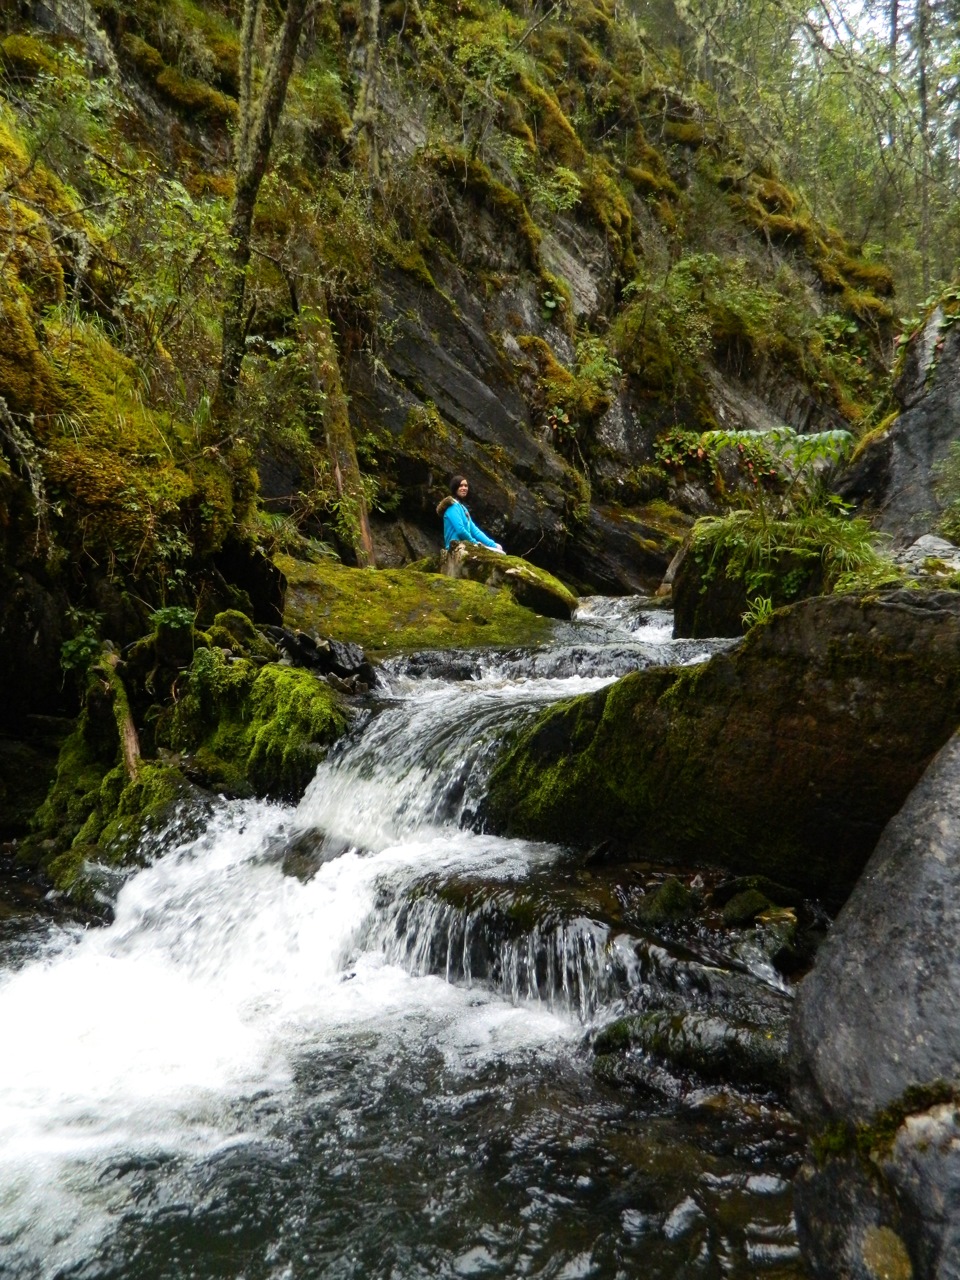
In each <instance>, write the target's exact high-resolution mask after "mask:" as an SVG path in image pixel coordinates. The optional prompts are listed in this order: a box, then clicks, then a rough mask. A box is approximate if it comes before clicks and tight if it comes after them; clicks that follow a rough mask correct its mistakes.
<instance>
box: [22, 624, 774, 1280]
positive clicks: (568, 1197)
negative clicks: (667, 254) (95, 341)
mask: <svg viewBox="0 0 960 1280" xmlns="http://www.w3.org/2000/svg"><path fill="white" fill-rule="evenodd" d="M586 612H587V614H588V617H587V618H586V620H585V621H584V623H583V626H584V628H585V629H586V634H587V635H588V636H590V637H592V640H591V641H590V643H589V644H586V643H584V642H583V641H581V640H580V639H578V638H577V634H578V633H577V632H576V629H575V627H573V628H571V631H570V635H569V637H568V638H567V639H568V641H569V642H567V640H563V641H561V643H560V645H559V646H558V648H557V649H556V650H555V651H552V652H551V653H549V654H545V653H533V654H527V655H523V654H519V653H514V654H500V655H486V656H484V655H476V654H474V655H469V657H468V658H467V657H464V658H463V659H462V662H461V667H460V670H459V674H458V675H456V676H455V677H453V678H448V677H446V676H443V675H441V674H439V671H440V665H439V663H438V662H436V661H435V660H434V659H432V658H430V657H426V656H424V657H422V658H420V659H413V660H407V661H405V662H403V663H400V662H398V663H394V664H392V666H391V667H390V668H389V669H388V670H387V672H386V676H385V683H384V687H383V688H382V689H381V690H380V691H379V692H378V694H377V697H376V699H375V700H374V701H372V702H371V707H370V710H369V712H368V713H367V714H366V715H365V717H364V718H363V719H362V720H361V721H360V722H359V723H358V724H357V725H356V726H355V728H354V730H353V731H352V732H351V734H350V735H349V736H348V737H347V738H346V739H344V740H343V741H342V742H341V743H340V744H338V747H337V748H336V749H335V750H334V751H333V752H331V754H330V756H329V757H328V759H327V760H326V761H325V762H324V763H323V764H322V765H321V766H320V768H319V769H318V772H317V775H316V778H315V779H314V781H313V782H312V784H311V785H310V787H309V788H308V790H307V793H306V794H305V795H304V797H303V799H302V800H301V802H300V803H299V805H296V806H289V805H276V804H268V803H264V802H254V801H247V802H220V803H218V804H216V805H215V806H214V810H213V815H212V817H211V820H210V822H209V824H208V826H207V827H206V829H205V830H204V831H203V833H202V834H201V835H200V836H199V837H196V838H194V839H191V840H188V841H185V842H184V843H182V844H181V845H180V846H179V847H178V848H176V849H175V850H173V851H172V852H170V853H167V854H165V855H164V856H163V857H161V858H159V859H158V860H157V861H155V862H154V863H153V865H151V866H148V867H146V868H144V869H142V870H139V871H137V872H136V873H135V874H132V875H130V877H129V878H128V879H127V880H126V881H125V882H124V883H123V886H122V888H121V889H120V891H119V893H118V896H117V899H116V903H115V912H114V918H113V920H112V923H111V924H110V925H109V926H105V927H99V928H91V929H81V928H78V927H76V926H74V925H70V924H50V925H49V926H48V928H47V930H46V932H45V933H39V932H36V931H34V932H32V933H31V935H30V941H29V945H28V947H27V951H28V956H27V958H25V957H24V954H23V947H20V948H19V949H18V950H17V951H16V957H15V962H13V952H11V957H10V959H9V960H8V962H7V964H6V967H2V965H0V1027H2V1029H3V1043H4V1050H3V1053H2V1055H0V1188H2V1190H0V1273H2V1274H3V1275H4V1276H5V1277H6V1276H7V1275H9V1276H10V1277H11V1278H12V1280H28V1278H29V1280H34V1278H35V1277H39V1278H41V1280H67V1277H71V1278H72V1280H94V1278H96V1280H106V1277H116V1278H117V1280H121V1278H122V1277H128V1276H131V1275H136V1276H137V1277H138V1280H150V1278H151V1277H158V1278H159V1277H164V1278H166V1277H169V1278H170V1280H174V1277H176V1280H180V1277H182V1276H188V1275H189V1276H196V1277H208V1276H209V1277H211V1280H212V1277H215V1276H217V1277H219V1276H225V1275H229V1276H231V1277H233V1276H240V1275H243V1276H244V1277H247V1278H249V1280H252V1278H253V1277H257V1278H259V1277H263V1278H264V1280H267V1278H269V1280H294V1278H295V1277H296V1278H299V1277H303V1278H304V1280H307V1278H308V1277H314V1276H320V1275H323V1276H328V1275H329V1276H337V1277H340V1276H342V1277H348V1276H361V1275H362V1276H369V1275H378V1276H379V1275H382V1276H384V1277H386V1276H388V1275H389V1276H399V1277H407V1276H409V1277H414V1276H420V1275H429V1276H441V1275H443V1276H446V1275H450V1276H454V1275H470V1274H491V1275H502V1276H513V1275H521V1274H530V1275H548V1274H549V1275H559V1274H561V1271H560V1270H558V1269H557V1267H558V1266H564V1267H566V1270H565V1271H563V1272H562V1273H563V1274H567V1275H609V1276H610V1277H613V1276H614V1275H615V1274H619V1273H620V1270H619V1269H620V1268H622V1266H623V1265H627V1266H635V1267H639V1268H640V1270H638V1271H634V1273H635V1274H649V1275H651V1276H653V1275H664V1276H673V1275H677V1276H679V1275H680V1274H681V1271H680V1269H679V1268H680V1267H681V1266H682V1265H686V1264H685V1263H684V1262H683V1259H684V1258H685V1257H686V1256H687V1255H688V1254H689V1251H690V1249H691V1248H694V1245H695V1248H696V1249H700V1248H706V1249H707V1252H708V1254H709V1256H710V1257H713V1258H714V1259H718V1258H720V1256H721V1255H722V1254H723V1255H724V1256H726V1254H729V1256H730V1257H731V1258H733V1259H734V1260H735V1261H736V1259H741V1261H742V1266H743V1268H749V1267H752V1266H754V1263H753V1262H751V1261H749V1259H750V1258H753V1257H755V1256H760V1254H758V1252H757V1251H758V1250H760V1251H761V1252H762V1249H763V1248H768V1249H769V1251H771V1253H770V1256H771V1257H774V1256H775V1257H776V1260H777V1265H780V1263H781V1262H782V1260H783V1259H782V1257H781V1255H780V1254H779V1253H777V1250H778V1249H780V1248H781V1246H780V1244H778V1243H777V1241H779V1240H780V1239H781V1236H782V1238H783V1240H785V1241H786V1243H785V1244H783V1246H782V1247H783V1249H785V1250H786V1251H787V1254H789V1253H790V1250H791V1249H792V1248H793V1245H792V1243H791V1240H792V1237H791V1234H790V1228H789V1209H788V1207H787V1208H785V1205H786V1204H787V1201H788V1191H787V1184H786V1183H785V1182H784V1181H783V1179H782V1178H780V1177H779V1175H777V1174H775V1173H774V1172H773V1171H772V1170H770V1169H767V1168H766V1166H764V1172H765V1176H769V1177H770V1178H771V1179H772V1181H771V1182H769V1184H767V1189H766V1190H765V1191H763V1192H762V1194H761V1193H760V1192H754V1191H749V1192H748V1191H747V1190H746V1189H745V1184H742V1183H741V1184H737V1188H736V1190H731V1186H732V1184H729V1185H728V1184H726V1183H718V1184H716V1185H714V1184H713V1183H709V1182H708V1181H706V1180H705V1179H706V1178H707V1175H709V1176H710V1177H713V1178H714V1179H716V1178H724V1177H728V1176H729V1177H733V1176H734V1175H736V1176H740V1173H739V1172H738V1171H740V1170H741V1164H738V1163H737V1159H738V1158H735V1157H734V1156H733V1155H729V1156H727V1155H723V1156H720V1155H716V1154H714V1155H709V1154H704V1155H703V1156H702V1157H701V1156H698V1157H697V1158H696V1159H695V1160H692V1163H690V1162H689V1161H688V1166H684V1167H680V1166H678V1165H677V1164H676V1162H675V1161H673V1160H672V1159H671V1158H670V1157H669V1156H668V1155H666V1154H664V1156H663V1158H662V1159H661V1157H660V1156H659V1155H657V1156H656V1157H654V1156H653V1155H652V1154H651V1152H653V1151H655V1150H659V1148H658V1147H657V1143H660V1144H661V1146H662V1147H663V1151H664V1153H666V1152H667V1149H668V1147H670V1146H671V1144H674V1143H675V1142H677V1141H681V1139H680V1138H679V1137H678V1134H677V1132H676V1129H675V1124H676V1122H675V1121H674V1120H673V1119H672V1118H671V1115H670V1113H669V1111H668V1110H667V1111H664V1112H663V1114H661V1113H660V1112H650V1111H648V1112H647V1113H646V1116H645V1119H644V1131H645V1134H646V1136H645V1139H644V1141H646V1142H647V1143H648V1144H649V1145H648V1148H647V1152H646V1154H645V1155H644V1156H643V1158H642V1159H638V1160H637V1161H636V1162H634V1161H633V1157H632V1156H631V1157H629V1158H627V1157H625V1156H624V1154H623V1153H620V1154H619V1155H618V1154H617V1153H616V1143H617V1142H618V1141H620V1139H619V1138H617V1135H618V1134H621V1133H625V1132H626V1131H627V1130H628V1129H629V1128H630V1126H631V1125H632V1124H633V1123H634V1121H633V1120H632V1119H631V1116H632V1115H633V1111H632V1110H631V1107H630V1104H629V1099H626V1098H624V1099H620V1098H617V1099H616V1100H614V1099H611V1098H609V1097H608V1096H607V1095H606V1094H604V1093H603V1092H602V1090H601V1091H600V1092H593V1091H594V1090H596V1089H597V1088H598V1086H594V1085H592V1084H591V1082H590V1075H589V1070H588V1067H589V1055H588V1054H586V1053H585V1052H584V1050H583V1048H582V1046H583V1038H584V1033H585V1030H588V1029H589V1027H590V1025H591V1023H592V1021H593V1020H595V1019H597V1018H598V1017H600V1016H601V1015H605V1014H611V1013H613V1012H616V1011H618V1010H620V1009H622V1008H623V1007H625V1006H624V1003H623V1002H624V1001H625V1000H634V1001H636V1000H638V999H643V998H644V992H646V991H653V990H656V991H657V992H658V993H660V995H661V996H663V995H664V994H665V993H670V992H673V993H674V994H677V993H682V994H683V998H684V999H688V1000H690V1001H692V1002H693V1003H694V1004H695V1003H696V1001H697V999H698V998H699V996H698V992H700V993H701V994H702V993H703V992H706V991H707V989H708V988H709V986H710V983H711V982H714V981H715V980H716V979H715V975H714V976H711V975H712V966H711V965H710V964H709V963H707V962H704V961H703V960H702V959H698V958H697V957H696V956H695V955H692V954H691V955H689V956H685V955H682V954H681V953H679V952H677V953H674V952H671V951H670V950H669V949H664V948H663V947H661V946H659V945H658V944H657V943H656V941H655V940H650V939H641V938H636V937H631V936H627V935H625V934H623V933H622V932H617V931H616V930H614V929H612V928H611V926H610V924H609V923H608V922H607V921H605V920H603V919H602V918H600V917H599V916H598V917H593V916H587V915H583V914H582V913H580V914H577V913H575V912H571V911H567V910H559V909H553V908H549V909H541V907H540V906H536V903H534V898H535V896H536V895H535V893H534V891H533V889H531V886H536V885H539V884H541V883H545V882H548V881H549V880H550V878H551V877H552V876H555V875H556V874H559V873H560V871H562V869H563V868H564V867H565V866H567V865H568V855H567V854H566V853H565V851H564V850H562V849H559V848H557V847H555V846H550V845H544V844H538V843H535V842H530V841H522V840H507V839H502V838H499V837H496V836H493V835H490V834H487V833H483V832H479V831H476V830H474V829H473V821H472V817H473V814H474V813H475V811H476V808H477V805H478V804H479V802H480V800H481V799H482V796H483V788H484V784H485V779H486V777H487V775H488V772H489V769H490V767H491V766H492V762H493V759H494V756H495V753H496V748H497V744H498V743H499V741H500V740H501V739H502V738H503V735H504V734H505V733H507V732H508V731H512V730H513V729H515V728H516V727H517V726H518V725H520V724H522V723H524V722H525V721H526V720H527V719H529V718H530V717H532V716H533V715H535V714H536V713H537V711H538V710H539V709H540V708H541V707H542V706H544V705H545V704H546V703H547V702H550V701H553V700H555V699H556V698H558V697H561V696H565V695H569V694H572V693H575V692H580V691H584V690H588V689H593V688H598V687H600V685H602V684H603V683H604V682H605V681H607V680H609V679H611V678H613V677H614V676H615V675H616V674H618V673H619V671H620V670H621V668H622V665H623V662H624V654H625V653H630V654H631V658H630V660H631V661H632V663H633V665H634V667H636V666H638V665H643V664H645V663H648V662H651V661H664V660H666V659H667V658H668V657H669V656H671V647H670V646H671V642H670V641H669V639H668V638H667V636H666V628H665V627H664V625H663V624H662V623H660V622H659V620H658V619H657V618H654V620H653V621H652V622H644V621H643V620H642V618H641V617H640V616H639V615H638V611H637V610H636V609H635V608H634V609H633V611H632V612H631V611H630V610H629V609H625V608H622V612H620V613H619V614H618V612H617V608H616V607H615V606H610V607H609V608H607V607H605V606H603V605H602V604H601V603H596V604H594V606H593V608H592V609H591V608H590V607H589V606H588V609H587V611H586ZM645 628H646V631H645ZM651 629H652V631H651ZM651 648H652V649H653V650H654V651H655V652H654V653H653V655H652V656H651V653H650V650H651ZM698 652H699V654H700V655H701V656H702V654H703V653H704V652H705V650H704V646H703V645H701V646H700V647H699V651H698ZM588 653H589V661H588V660H587V657H585V655H586V654H588ZM672 656H673V657H674V658H676V659H678V660H681V661H688V660H690V659H691V658H692V657H695V656H697V654H695V653H693V652H692V651H690V650H689V649H687V648H684V649H676V650H674V651H673V653H672ZM588 671H589V674H586V673H587V672H588ZM532 903H533V904H534V905H535V906H536V910H534V909H533V908H532V906H531V904H532ZM0 961H3V955H2V954H0ZM725 980H728V981H733V980H734V978H733V977H731V976H730V975H728V976H727V978H726V979H725ZM745 1123H747V1124H748V1125H757V1124H761V1122H760V1121H759V1120H757V1119H755V1118H754V1119H750V1120H749V1121H748V1122H745ZM779 1123H780V1122H779V1121H775V1122H774V1127H776V1124H779ZM761 1128H762V1124H761ZM658 1134H659V1137H658V1136H657V1135H658ZM636 1140H637V1139H635V1138H633V1139H631V1141H632V1142H633V1141H636ZM682 1141H686V1139H682ZM611 1142H612V1143H613V1146H611V1145H610V1144H611ZM558 1144H559V1145H558ZM558 1150H562V1151H563V1152H564V1153H565V1154H564V1155H563V1158H562V1159H560V1158H559V1157H558V1154H557V1152H558ZM691 1159H692V1158H691ZM651 1160H653V1161H654V1164H656V1166H657V1169H658V1172H657V1175H656V1179H655V1180H654V1181H652V1182H650V1183H649V1185H648V1181H647V1174H646V1173H645V1172H644V1170H645V1169H647V1168H648V1167H650V1161H651ZM691 1170H692V1172H691ZM746 1176H747V1175H746V1174H744V1177H746ZM598 1180H599V1181H598ZM631 1183H632V1184H634V1185H633V1190H632V1191H631V1192H629V1197H628V1200H621V1199H620V1198H618V1197H620V1196H621V1195H627V1190H626V1189H627V1188H629V1186H630V1185H631ZM600 1186H609V1188H610V1190H609V1191H608V1192H605V1193H604V1196H612V1197H613V1198H612V1199H609V1200H607V1199H604V1198H603V1197H601V1196H600V1195H599V1192H598V1190H597V1188H598V1187H600ZM615 1186H616V1187H619V1188H620V1190H619V1191H614V1190H613V1188H614V1187H615ZM691 1197H692V1198H693V1201H694V1202H695V1205H696V1206H699V1207H698V1208H697V1211H696V1213H693V1214H692V1215H691V1213H686V1216H684V1213H681V1212H679V1207H680V1206H682V1205H683V1204H684V1203H686V1201H687V1200H690V1199H691ZM737 1197H740V1199H741V1200H742V1201H743V1206H744V1207H743V1211H742V1212H740V1211H739V1210H738V1211H737V1212H734V1211H733V1210H731V1207H730V1206H731V1203H732V1202H734V1201H737ZM738 1203H739V1202H738ZM711 1206H712V1207H711ZM684 1212H686V1211H684ZM678 1213H679V1216H677V1215H678ZM724 1215H726V1216H724ZM734 1220H736V1223H737V1224H738V1225H736V1226H735V1227H732V1226H730V1225H729V1223H730V1222H732V1221H734ZM725 1222H726V1223H727V1225H724V1223H725ZM678 1224H680V1225H678ZM684 1224H686V1225H684ZM751 1224H752V1225H751ZM778 1232H779V1233H780V1235H777V1233H778ZM771 1233H773V1237H771ZM651 1240H655V1241H656V1244H655V1246H654V1245H652V1244H651V1243H650V1241H651ZM751 1250H753V1253H752V1254H751V1252H750V1251H751ZM724 1251H726V1254H724ZM588 1258H593V1259H594V1262H593V1263H590V1264H589V1265H588V1262H587V1261H584V1259H588ZM578 1259H579V1260H580V1261H579V1262H578V1261H577V1260H578ZM618 1259H619V1261H618ZM631 1259H633V1260H634V1261H633V1262H631V1261H630V1260H631ZM737 1266H740V1262H737V1263H736V1266H734V1267H733V1269H732V1270H729V1269H728V1270H726V1271H725V1272H724V1274H733V1275H743V1276H744V1277H746V1276H748V1275H749V1276H752V1275H756V1274H759V1272H758V1271H756V1270H749V1269H745V1270H744V1269H741V1271H737V1269H736V1267H737ZM578 1268H579V1269H578ZM683 1274H686V1272H683ZM778 1274H787V1273H786V1272H782V1273H778Z"/></svg>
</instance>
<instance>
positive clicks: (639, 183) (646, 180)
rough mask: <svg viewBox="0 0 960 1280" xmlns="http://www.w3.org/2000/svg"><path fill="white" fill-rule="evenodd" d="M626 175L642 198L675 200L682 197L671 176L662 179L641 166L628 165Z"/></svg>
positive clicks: (625, 170)
mask: <svg viewBox="0 0 960 1280" xmlns="http://www.w3.org/2000/svg"><path fill="white" fill-rule="evenodd" d="M624 173H625V174H626V176H627V177H628V178H629V179H630V181H631V182H632V183H633V185H634V186H635V187H636V189H637V191H639V193H640V194H641V195H642V196H668V197H669V198H670V199H675V198H677V197H679V195H680V189H679V187H678V186H677V184H676V183H675V182H674V181H673V179H672V178H671V177H669V176H665V177H661V176H660V175H659V174H656V173H654V172H652V170H650V169H645V168H643V167H642V166H640V165H627V167H626V168H625V169H624Z"/></svg>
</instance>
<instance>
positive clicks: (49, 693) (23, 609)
mask: <svg viewBox="0 0 960 1280" xmlns="http://www.w3.org/2000/svg"><path fill="white" fill-rule="evenodd" d="M67 603H68V602H67V597H66V594H65V593H64V592H63V591H62V590H58V589H56V588H50V587H47V586H44V585H43V584H42V583H41V582H39V581H38V580H37V578H35V577H33V576H32V575H31V574H29V573H16V572H11V573H9V574H8V575H6V581H5V582H2V583H0V725H2V726H6V727H9V728H13V729H17V728H18V727H19V726H20V724H21V723H22V718H23V717H24V716H25V715H28V714H30V713H34V714H37V715H59V714H63V711H64V704H65V701H66V698H65V695H64V691H63V671H62V669H61V667H60V645H61V643H62V642H63V640H65V639H66V633H65V631H64V628H63V615H64V612H65V610H66V607H67Z"/></svg>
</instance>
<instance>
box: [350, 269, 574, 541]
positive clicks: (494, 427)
mask: <svg viewBox="0 0 960 1280" xmlns="http://www.w3.org/2000/svg"><path fill="white" fill-rule="evenodd" d="M449 271H450V278H449V279H445V280H444V287H445V288H446V290H447V291H448V293H447V295H446V296H445V295H444V294H441V293H440V292H438V291H437V290H433V289H430V288H428V287H425V286H424V285H423V284H421V283H420V282H419V281H416V280H414V279H411V278H410V277H407V276H405V275H403V274H402V273H394V274H393V275H391V276H389V277H388V278H387V279H386V280H385V281H384V284H385V285H386V286H387V288H388V290H389V293H388V296H387V298H386V299H385V303H384V306H385V314H386V318H387V321H388V323H390V324H392V326H393V331H394V338H393V341H392V343H391V344H390V346H389V347H386V348H385V349H384V350H383V351H382V352H381V353H379V356H378V362H377V365H376V367H374V366H373V365H372V364H369V363H366V362H363V361H359V360H358V361H356V362H355V363H354V364H353V365H352V366H351V369H350V393H351V397H352V406H353V413H354V415H355V416H356V418H357V420H358V422H359V423H361V424H364V425H368V426H369V427H371V428H385V429H386V431H387V432H389V434H390V436H392V437H393V439H394V443H393V445H392V446H391V449H392V451H393V453H394V455H395V458H396V461H397V464H398V465H399V467H400V469H401V472H402V475H401V479H402V481H403V483H404V487H405V489H406V490H407V491H408V492H410V491H416V489H417V488H419V489H420V490H421V492H422V506H421V510H420V512H419V513H417V514H419V517H420V519H421V520H422V522H423V524H424V526H425V527H428V528H432V529H436V530H437V536H438V538H439V525H438V522H437V518H436V515H435V513H434V507H435V505H436V493H437V491H439V490H445V489H446V482H447V479H448V477H449V476H450V475H452V474H453V473H454V472H463V473H464V474H466V475H469V477H470V484H471V492H470V507H471V512H472V514H473V516H474V518H475V519H476V520H477V521H478V522H479V523H480V524H481V526H482V527H483V528H484V529H486V530H487V531H488V532H489V533H490V534H491V535H493V536H495V537H497V538H498V539H499V540H502V541H504V543H505V545H506V546H507V547H508V548H509V549H510V550H511V551H515V552H516V553H517V554H520V555H522V554H525V553H526V552H527V551H529V550H530V548H531V547H532V546H534V544H542V546H543V551H544V554H545V555H546V557H547V558H548V559H549V558H551V556H552V558H553V559H554V560H556V558H557V556H558V555H559V552H560V549H561V548H562V546H563V544H564V541H565V539H566V525H565V523H564V515H565V512H566V510H567V508H568V506H569V505H570V502H571V496H572V493H573V487H574V484H573V478H572V476H571V472H570V469H569V467H567V466H566V464H565V463H564V462H563V460H562V459H561V458H560V457H559V456H558V455H557V454H556V453H555V452H554V450H553V449H552V448H551V447H550V445H549V443H547V442H545V441H541V440H539V439H538V438H537V437H536V434H535V432H534V430H533V428H532V425H531V421H530V414H529V409H528V407H527V404H526V402H525V401H524V399H523V398H522V397H521V395H520V394H519V391H518V389H517V386H516V378H515V375H514V373H513V371H512V370H511V368H510V366H509V364H508V362H507V361H506V359H505V357H504V356H503V355H501V354H500V353H499V352H498V351H497V349H496V348H495V347H494V345H493V343H492V341H491V339H490V337H489V335H488V333H487V332H486V329H485V328H484V324H483V315H482V313H481V312H480V309H479V307H478V303H477V299H476V298H474V297H473V296H472V294H471V293H470V292H469V290H468V289H467V286H466V284H465V282H464V280H463V279H462V277H460V275H459V273H457V272H456V271H454V269H453V268H450V269H449ZM439 335H442V339H440V338H439ZM430 406H434V407H435V413H438V414H439V415H440V418H441V419H442V421H443V423H444V424H446V425H445V426H441V424H440V420H439V419H436V418H433V417H431V414H430Z"/></svg>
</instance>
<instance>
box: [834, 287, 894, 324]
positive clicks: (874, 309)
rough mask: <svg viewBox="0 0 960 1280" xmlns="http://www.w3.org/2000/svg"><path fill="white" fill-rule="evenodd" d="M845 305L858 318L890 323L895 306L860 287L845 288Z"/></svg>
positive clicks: (843, 296) (843, 297)
mask: <svg viewBox="0 0 960 1280" xmlns="http://www.w3.org/2000/svg"><path fill="white" fill-rule="evenodd" d="M842 299H843V306H844V308H845V310H847V311H849V312H850V313H851V314H852V315H855V316H856V317H857V319H858V320H865V321H874V322H875V323H880V324H889V323H890V322H891V321H892V320H893V308H892V307H891V306H890V305H889V304H888V303H886V302H884V301H883V299H882V298H878V297H876V295H875V294H872V293H866V292H864V291H863V290H860V289H849V288H847V289H844V290H843V295H842Z"/></svg>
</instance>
